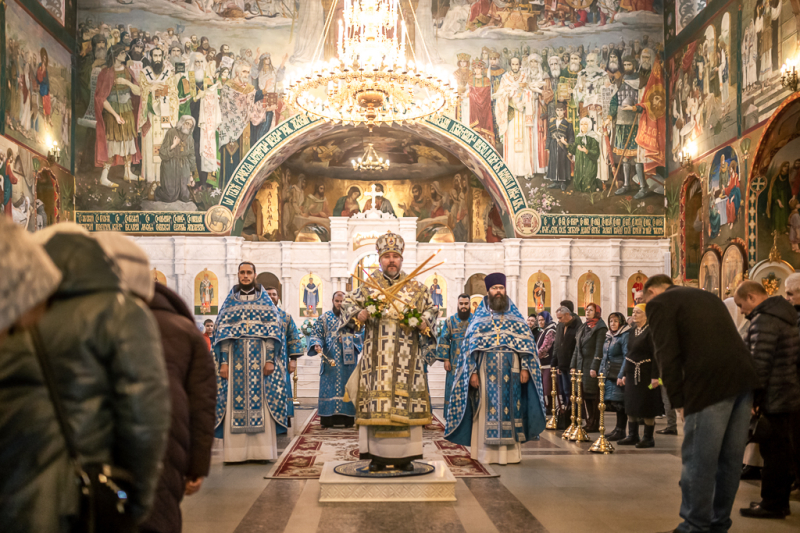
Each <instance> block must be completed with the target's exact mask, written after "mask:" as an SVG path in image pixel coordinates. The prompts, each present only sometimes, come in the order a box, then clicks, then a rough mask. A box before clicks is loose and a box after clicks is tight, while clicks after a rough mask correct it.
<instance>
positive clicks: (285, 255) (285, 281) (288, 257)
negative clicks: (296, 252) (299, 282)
mask: <svg viewBox="0 0 800 533" xmlns="http://www.w3.org/2000/svg"><path fill="white" fill-rule="evenodd" d="M292 244H294V243H292V242H283V241H282V242H281V293H282V294H281V300H282V303H283V309H284V310H285V311H286V312H287V313H289V314H294V313H295V310H296V309H297V308H298V307H299V304H297V301H296V300H295V299H296V298H297V287H295V286H294V284H293V283H292V263H291V261H292Z"/></svg>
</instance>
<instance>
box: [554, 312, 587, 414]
mask: <svg viewBox="0 0 800 533" xmlns="http://www.w3.org/2000/svg"><path fill="white" fill-rule="evenodd" d="M573 309H574V308H573V306H572V302H570V301H569V300H564V301H563V302H561V307H559V308H558V309H557V310H556V320H558V326H556V338H555V341H554V342H553V363H552V365H553V368H555V369H556V372H558V382H559V389H560V392H561V404H562V405H568V404H569V394H570V388H571V387H572V385H571V383H570V379H569V378H570V376H569V365H570V361H572V353H573V352H574V351H575V342H576V340H575V335H576V334H577V333H578V328H579V327H580V326H581V319H580V317H579V316H578V315H576V314H575V313H574V312H573Z"/></svg>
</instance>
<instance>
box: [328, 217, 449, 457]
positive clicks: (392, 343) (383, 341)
mask: <svg viewBox="0 0 800 533" xmlns="http://www.w3.org/2000/svg"><path fill="white" fill-rule="evenodd" d="M404 248H405V242H404V241H403V238H402V237H400V236H399V235H396V234H394V233H385V234H383V235H381V236H380V237H379V238H378V240H377V242H376V250H377V252H378V256H379V262H380V269H377V268H376V269H375V270H373V272H372V273H371V274H370V276H371V278H372V279H373V280H374V283H376V284H377V285H379V286H380V287H381V289H382V290H383V291H386V290H387V289H389V288H390V287H392V286H393V285H396V284H398V283H400V284H402V285H401V287H400V289H399V290H398V291H397V293H396V297H397V299H398V301H397V302H395V303H396V306H395V305H392V304H391V303H389V304H387V305H386V306H385V307H383V308H382V310H381V314H380V316H379V317H378V316H376V314H377V311H378V310H377V309H376V307H375V304H374V303H372V302H373V301H374V300H377V298H378V296H379V295H381V294H382V293H381V291H378V290H376V289H372V288H370V287H369V286H367V285H366V284H362V285H361V286H360V287H359V288H358V289H356V290H355V291H353V292H351V293H350V294H348V295H347V298H346V299H345V302H344V305H343V307H342V311H343V313H342V315H343V316H342V324H343V325H352V324H355V325H356V326H357V325H358V324H364V325H365V327H366V331H365V340H364V353H366V354H371V356H370V357H362V358H361V360H360V361H359V363H358V366H357V369H356V371H355V372H353V375H352V376H351V377H350V381H349V382H348V384H347V396H346V397H345V400H348V398H349V401H353V402H354V403H355V406H356V425H358V434H359V453H360V455H361V458H362V459H365V458H369V459H371V462H370V466H369V468H370V471H381V470H383V469H384V468H385V467H386V466H387V465H392V466H394V468H396V469H401V470H413V469H414V465H413V463H412V461H414V460H415V459H421V458H422V427H423V426H424V425H427V424H430V423H431V421H432V420H433V418H432V414H431V413H432V412H431V398H430V393H429V392H428V378H427V374H426V372H425V366H424V365H425V364H428V365H432V364H433V363H434V361H435V360H436V339H435V338H434V336H433V333H432V327H433V326H435V324H436V318H437V316H438V313H439V309H438V308H437V307H436V306H435V305H433V301H432V300H431V296H430V292H429V291H428V289H427V288H426V287H425V285H423V284H422V283H420V282H418V281H414V280H408V279H406V274H405V273H404V272H403V271H402V266H403V255H402V254H403V249H404ZM404 302H405V303H404ZM406 306H413V308H415V309H416V311H417V312H418V313H419V317H417V316H411V317H410V318H409V319H408V325H405V324H403V323H401V320H403V319H404V316H405V315H404V314H402V313H403V312H404V309H405V308H406ZM355 321H358V322H355Z"/></svg>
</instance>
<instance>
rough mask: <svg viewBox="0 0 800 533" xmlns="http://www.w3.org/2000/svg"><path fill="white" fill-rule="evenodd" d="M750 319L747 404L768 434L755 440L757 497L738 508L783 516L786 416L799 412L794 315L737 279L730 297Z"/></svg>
mask: <svg viewBox="0 0 800 533" xmlns="http://www.w3.org/2000/svg"><path fill="white" fill-rule="evenodd" d="M733 299H734V301H735V302H736V305H737V306H738V307H739V309H741V310H742V313H744V315H745V317H746V318H747V319H748V320H750V329H749V330H748V332H747V338H746V339H745V342H746V343H747V345H748V347H749V348H750V353H751V354H752V356H753V362H754V364H755V368H756V373H757V374H758V388H757V389H756V391H755V396H754V398H755V399H754V402H753V407H754V409H755V411H756V413H758V414H761V415H762V417H763V418H765V419H766V421H767V423H768V426H769V428H770V431H769V435H768V436H767V437H766V438H765V439H763V440H760V441H759V448H760V451H761V456H762V457H763V458H764V467H763V468H762V469H761V501H760V502H754V503H753V504H751V505H750V507H745V508H743V509H740V510H739V512H740V513H741V515H742V516H747V517H750V518H779V519H782V518H785V517H786V515H788V514H789V495H790V494H791V491H792V482H793V481H794V476H792V472H791V468H789V465H791V464H792V463H793V461H794V458H793V456H792V416H793V415H794V413H796V412H797V411H800V383H798V376H797V373H798V372H797V370H798V363H797V358H798V350H800V333H798V331H797V313H796V312H795V310H794V307H793V306H792V304H790V303H789V302H788V301H787V300H786V299H785V298H783V297H781V296H772V297H769V295H768V294H767V291H766V290H765V289H764V286H763V285H761V284H760V283H757V282H755V281H743V282H742V283H741V284H739V286H738V287H737V288H736V293H735V294H734V297H733Z"/></svg>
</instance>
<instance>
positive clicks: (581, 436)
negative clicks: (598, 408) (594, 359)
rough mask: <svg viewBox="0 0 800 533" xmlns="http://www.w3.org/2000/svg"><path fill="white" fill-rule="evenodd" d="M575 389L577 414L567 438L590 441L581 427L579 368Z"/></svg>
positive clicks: (581, 380)
mask: <svg viewBox="0 0 800 533" xmlns="http://www.w3.org/2000/svg"><path fill="white" fill-rule="evenodd" d="M577 377H578V379H577V382H578V383H577V389H578V406H577V407H578V409H577V411H578V414H577V415H576V416H575V427H574V428H573V429H572V433H570V434H569V440H572V441H575V442H590V441H591V439H589V435H587V434H586V431H585V430H584V429H583V426H582V425H581V422H582V420H581V416H582V413H581V411H583V386H582V385H583V371H582V370H579V371H578V374H577Z"/></svg>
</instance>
